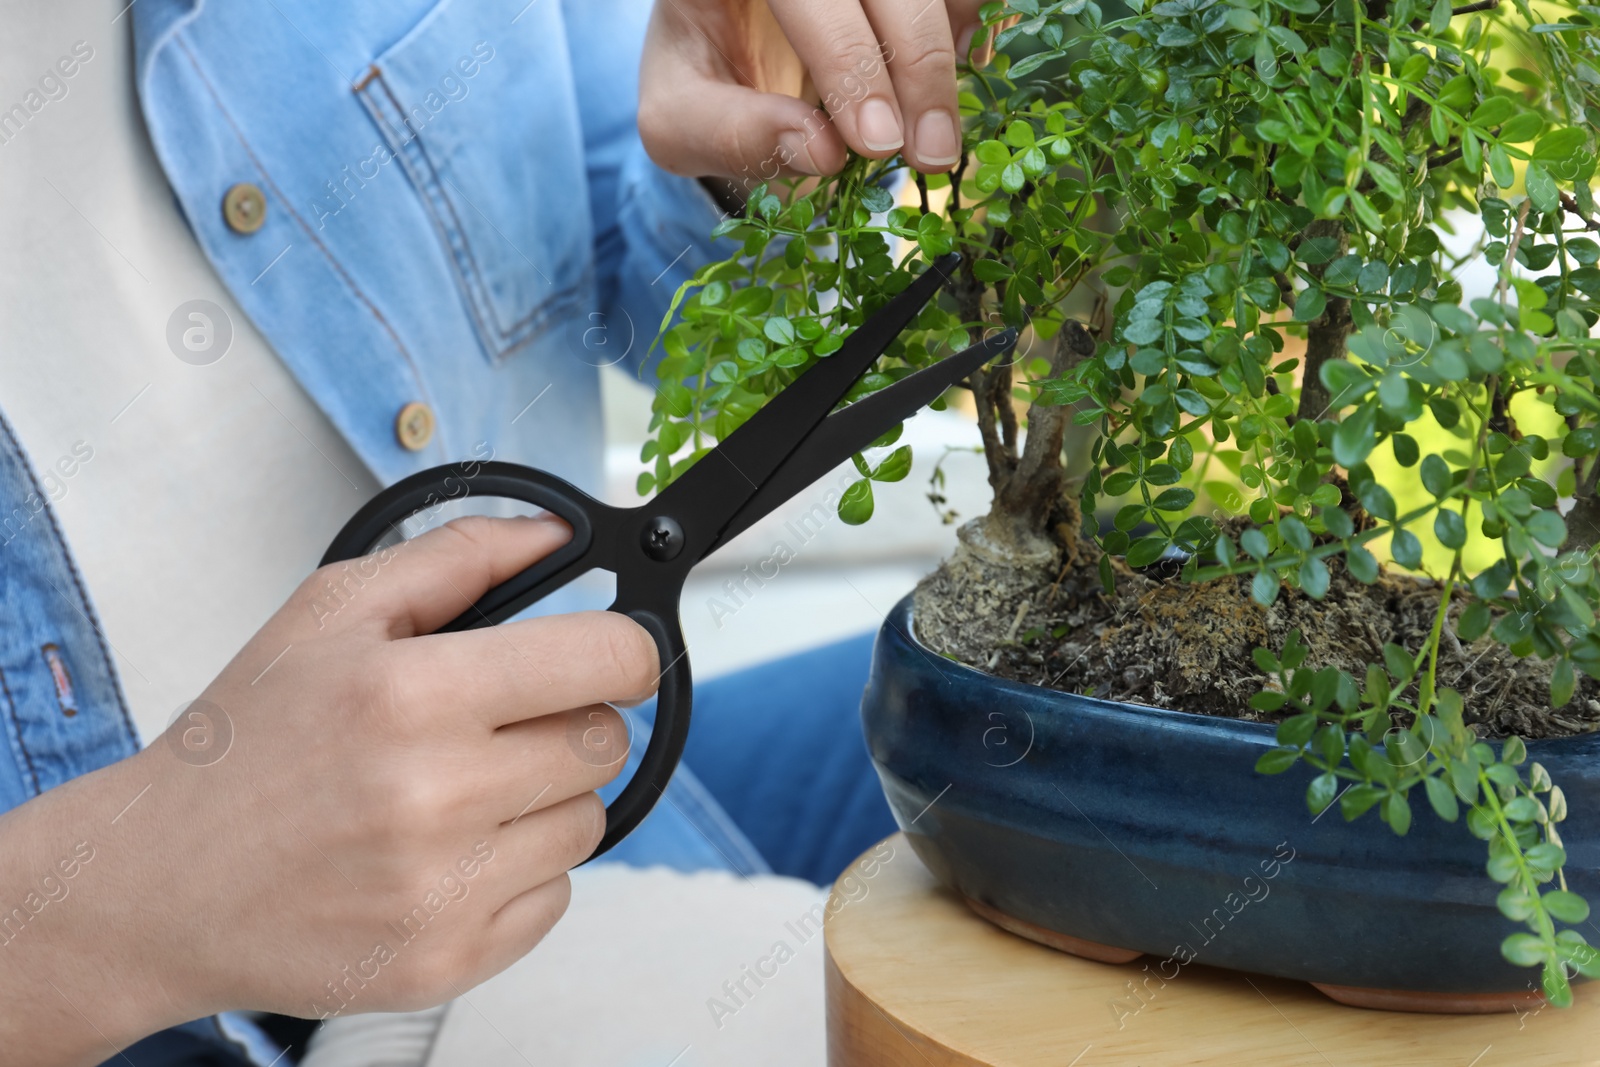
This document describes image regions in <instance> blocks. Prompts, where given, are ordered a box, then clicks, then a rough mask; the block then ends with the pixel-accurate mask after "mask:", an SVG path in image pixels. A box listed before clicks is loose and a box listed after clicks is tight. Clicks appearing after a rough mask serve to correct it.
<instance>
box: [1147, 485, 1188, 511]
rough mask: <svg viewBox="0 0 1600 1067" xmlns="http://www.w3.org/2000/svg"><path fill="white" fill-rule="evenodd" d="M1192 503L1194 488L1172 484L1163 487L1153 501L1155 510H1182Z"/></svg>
mask: <svg viewBox="0 0 1600 1067" xmlns="http://www.w3.org/2000/svg"><path fill="white" fill-rule="evenodd" d="M1193 503H1194V490H1193V489H1184V488H1181V487H1178V486H1174V487H1173V488H1171V489H1165V490H1163V491H1162V492H1161V494H1160V495H1159V496H1157V497H1156V498H1155V500H1154V501H1153V506H1154V507H1155V509H1156V510H1157V511H1182V510H1183V509H1184V508H1186V507H1188V506H1189V505H1190V504H1193Z"/></svg>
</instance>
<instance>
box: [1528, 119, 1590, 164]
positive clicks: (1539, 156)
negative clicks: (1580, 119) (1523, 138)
mask: <svg viewBox="0 0 1600 1067" xmlns="http://www.w3.org/2000/svg"><path fill="white" fill-rule="evenodd" d="M1588 138H1589V133H1588V130H1587V129H1586V128H1585V127H1583V126H1579V125H1573V126H1564V127H1562V128H1560V129H1556V130H1551V131H1550V132H1549V133H1547V134H1545V135H1544V136H1543V137H1541V138H1539V142H1538V143H1537V144H1535V145H1534V146H1533V158H1534V159H1535V160H1536V161H1538V162H1541V163H1566V162H1569V161H1571V160H1573V159H1575V158H1576V156H1577V154H1578V152H1579V151H1580V150H1581V149H1582V148H1583V143H1584V141H1586V140H1588Z"/></svg>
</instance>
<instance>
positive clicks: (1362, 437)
mask: <svg viewBox="0 0 1600 1067" xmlns="http://www.w3.org/2000/svg"><path fill="white" fill-rule="evenodd" d="M1377 415H1378V413H1377V408H1376V407H1375V406H1374V405H1373V403H1372V402H1371V401H1370V400H1368V401H1367V402H1366V403H1364V404H1362V405H1361V406H1360V407H1358V408H1356V409H1355V411H1353V412H1351V413H1350V414H1349V415H1346V416H1345V417H1344V419H1343V421H1341V422H1340V423H1339V425H1338V427H1337V428H1336V429H1335V430H1334V431H1333V459H1334V462H1336V463H1338V464H1339V465H1340V466H1341V467H1344V468H1346V469H1348V468H1350V467H1354V466H1355V465H1356V464H1357V463H1360V462H1362V461H1363V460H1365V459H1366V458H1367V457H1368V456H1370V455H1371V454H1372V450H1373V448H1374V447H1376V446H1377V443H1378V442H1377V436H1376V434H1375V432H1374V425H1375V422H1376V420H1377Z"/></svg>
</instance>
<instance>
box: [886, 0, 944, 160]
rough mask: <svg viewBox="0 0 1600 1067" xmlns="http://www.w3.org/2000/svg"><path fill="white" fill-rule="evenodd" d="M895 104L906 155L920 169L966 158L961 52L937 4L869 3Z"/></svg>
mask: <svg viewBox="0 0 1600 1067" xmlns="http://www.w3.org/2000/svg"><path fill="white" fill-rule="evenodd" d="M865 6H866V12H867V15H868V17H869V18H870V19H871V21H872V28H873V30H874V32H875V34H876V39H877V40H879V41H883V42H885V43H886V44H885V47H884V49H883V54H884V56H885V58H886V59H887V61H888V66H889V77H890V80H891V81H892V83H893V85H894V94H895V100H896V102H897V104H898V107H899V110H900V113H901V114H902V115H903V116H904V122H905V132H906V144H905V156H906V158H907V159H908V160H909V161H910V162H911V164H912V165H913V166H915V167H916V168H917V169H918V170H921V171H938V170H946V169H948V168H950V167H951V166H953V165H954V164H955V162H956V161H957V160H958V159H960V158H961V124H960V117H959V115H960V113H959V112H958V111H957V110H956V49H955V41H954V39H953V38H952V36H951V26H950V20H949V18H947V17H946V15H945V13H944V12H943V11H941V10H940V9H939V5H938V4H921V5H919V4H907V3H905V2H903V0H866V5H865Z"/></svg>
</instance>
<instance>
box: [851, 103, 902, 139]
mask: <svg viewBox="0 0 1600 1067" xmlns="http://www.w3.org/2000/svg"><path fill="white" fill-rule="evenodd" d="M857 128H858V129H859V130H860V131H861V140H862V142H863V143H864V144H865V145H866V146H867V148H869V149H870V150H872V151H874V152H892V151H893V150H895V149H896V148H899V147H900V146H901V145H903V144H905V143H906V137H905V134H904V133H902V132H901V131H900V120H899V119H897V118H895V117H894V108H892V107H890V106H889V102H888V101H887V100H881V99H879V98H878V97H876V96H873V97H869V98H868V99H866V100H863V101H862V102H861V115H860V118H859V119H858V120H857Z"/></svg>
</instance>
